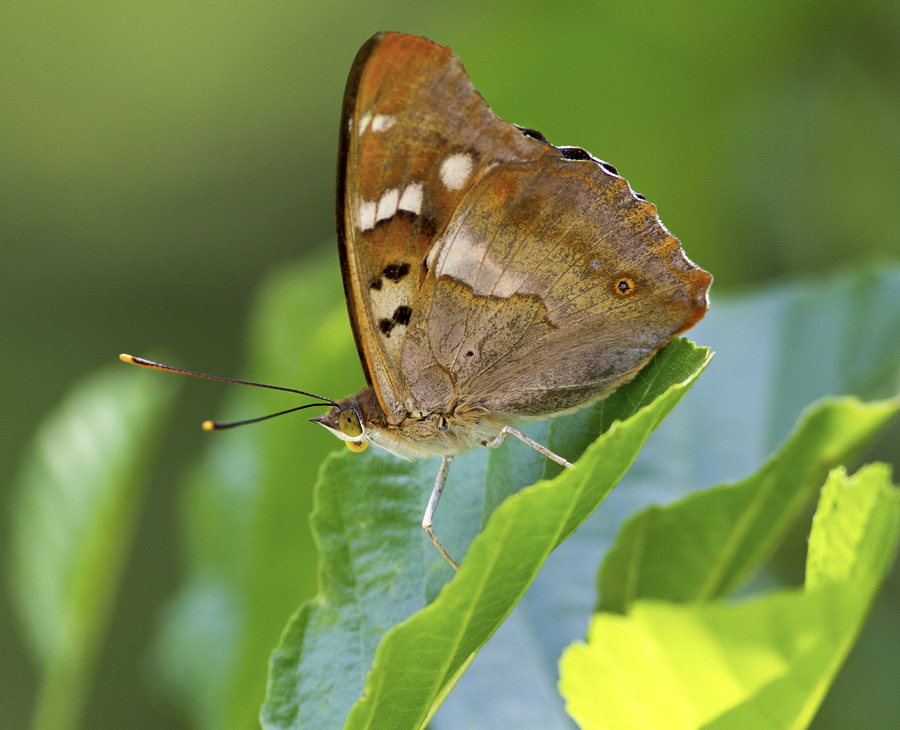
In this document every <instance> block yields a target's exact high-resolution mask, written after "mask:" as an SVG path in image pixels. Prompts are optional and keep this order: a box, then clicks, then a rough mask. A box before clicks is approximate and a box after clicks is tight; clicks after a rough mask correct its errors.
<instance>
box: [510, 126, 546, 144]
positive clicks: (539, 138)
mask: <svg viewBox="0 0 900 730" xmlns="http://www.w3.org/2000/svg"><path fill="white" fill-rule="evenodd" d="M515 127H516V129H518V130H519V131H520V132H521V133H522V134H524V135H525V136H526V137H531V139H536V140H537V141H538V142H545V143H546V144H550V143H549V142H547V138H546V137H545V136H544V135H543V134H541V133H540V132H538V131H537V130H536V129H529V128H528V127H520V126H519V125H518V124H516V125H515Z"/></svg>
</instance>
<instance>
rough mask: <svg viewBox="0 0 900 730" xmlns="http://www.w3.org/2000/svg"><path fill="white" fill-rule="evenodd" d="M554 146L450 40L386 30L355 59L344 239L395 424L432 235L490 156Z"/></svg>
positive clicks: (363, 329) (367, 352) (405, 396)
mask: <svg viewBox="0 0 900 730" xmlns="http://www.w3.org/2000/svg"><path fill="white" fill-rule="evenodd" d="M549 150H552V148H549V147H548V145H546V144H543V143H541V142H539V141H537V140H535V139H532V138H531V137H529V136H527V135H526V134H524V133H523V132H522V131H520V130H519V129H517V128H516V127H514V126H513V125H511V124H508V123H506V122H504V121H503V120H501V119H499V118H498V117H497V116H496V115H495V114H494V113H493V112H492V111H491V109H490V107H488V105H487V104H486V103H485V101H484V100H483V99H482V98H481V95H480V94H479V93H478V92H477V91H475V89H474V88H473V86H472V83H471V82H470V81H469V78H468V76H467V75H466V73H465V70H464V69H463V67H462V64H461V63H460V62H459V60H458V59H457V58H456V57H455V56H452V55H451V54H450V50H449V49H448V48H445V47H443V46H440V45H438V44H436V43H432V42H431V41H428V40H426V39H424V38H419V37H417V36H410V35H400V34H396V33H383V34H379V35H376V36H375V37H373V38H372V39H371V40H370V41H369V42H368V43H367V44H366V45H365V46H363V48H362V49H361V50H360V52H359V54H358V55H357V57H356V60H355V61H354V64H353V68H352V70H351V72H350V77H349V79H348V82H347V89H346V92H345V96H344V106H343V115H342V123H341V141H340V148H339V161H338V187H337V214H338V240H339V248H340V254H341V266H342V271H343V277H344V289H345V292H346V296H347V305H348V309H349V313H350V320H351V324H352V327H353V334H354V337H355V339H356V345H357V349H358V350H359V354H360V359H361V361H362V364H363V368H364V370H365V371H366V377H367V380H368V381H369V382H370V383H371V384H372V385H373V386H374V388H375V391H376V393H377V395H378V398H379V401H380V403H381V405H382V407H383V409H384V411H385V413H386V414H387V416H388V419H389V420H391V421H392V422H395V423H396V422H399V421H400V420H402V418H403V417H404V416H405V415H406V412H407V411H408V410H411V408H410V404H411V400H410V397H409V396H410V394H409V389H408V386H407V384H406V379H405V375H404V372H403V370H402V367H401V353H402V343H403V340H404V336H405V334H406V329H407V324H408V322H409V321H410V319H411V317H412V316H414V315H415V314H416V307H417V306H419V304H418V302H421V301H422V297H421V296H420V294H419V289H420V287H421V285H422V283H423V280H424V274H425V263H424V262H425V258H426V256H427V255H428V252H429V251H430V250H431V249H432V245H433V243H434V241H435V239H436V237H438V236H440V235H441V234H442V233H443V232H444V230H445V228H446V226H447V225H448V223H449V222H450V220H451V218H452V217H453V214H454V211H455V210H456V208H457V206H458V205H459V203H460V201H461V200H462V199H463V197H464V196H465V195H466V194H467V192H468V191H469V190H470V189H471V188H472V186H473V185H474V184H477V182H478V181H479V180H480V179H481V177H482V176H483V174H484V172H485V171H486V170H487V169H489V168H490V167H491V166H492V165H493V164H495V163H498V162H507V161H511V160H534V159H538V158H540V157H541V156H542V155H546V154H548V153H549Z"/></svg>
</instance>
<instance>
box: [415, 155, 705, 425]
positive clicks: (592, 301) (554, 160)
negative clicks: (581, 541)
mask: <svg viewBox="0 0 900 730" xmlns="http://www.w3.org/2000/svg"><path fill="white" fill-rule="evenodd" d="M429 260H430V262H431V267H430V269H429V271H428V276H427V277H425V279H424V280H423V283H422V288H421V292H420V294H421V299H422V301H423V304H424V306H421V307H420V308H419V309H418V310H417V311H416V312H414V313H413V316H412V319H411V321H410V323H409V332H408V335H407V337H406V340H405V342H404V348H403V373H404V376H405V378H406V380H407V382H408V384H409V386H410V390H411V392H412V394H413V397H414V398H415V399H416V400H417V402H418V403H419V404H420V405H421V408H422V409H423V410H425V411H432V410H438V411H446V410H448V409H452V408H453V407H458V406H459V405H460V404H468V405H473V404H474V405H481V406H483V407H484V408H485V409H486V410H487V411H489V412H491V413H493V414H509V415H510V420H513V419H514V417H516V416H543V415H548V414H551V413H556V412H560V411H563V410H567V409H570V408H573V407H577V406H580V405H582V404H584V403H587V402H590V401H591V400H593V399H595V398H597V397H599V396H601V395H603V394H604V393H606V392H608V391H609V390H611V389H612V388H614V387H615V386H617V385H619V384H620V383H622V382H624V381H625V380H627V379H628V378H630V377H631V376H632V375H633V374H634V373H635V372H637V370H638V369H640V367H641V366H643V365H644V364H645V363H646V362H647V361H648V360H649V359H650V357H651V356H652V355H653V353H654V352H656V350H658V349H659V348H660V347H661V346H662V345H664V344H665V343H666V342H668V341H669V340H670V339H671V338H672V337H673V336H675V335H677V334H678V333H680V332H683V331H684V330H686V329H688V328H689V327H691V326H693V325H694V324H695V323H696V322H697V321H699V319H700V318H701V317H702V316H703V314H704V313H705V311H706V306H707V301H706V294H707V289H708V287H709V284H710V282H711V280H712V279H711V277H710V275H709V274H708V273H706V272H705V271H703V270H702V269H700V268H698V267H696V266H695V265H694V264H692V263H691V262H690V261H689V260H688V259H687V258H686V256H685V255H684V252H683V251H682V249H681V245H680V244H679V242H678V240H677V239H676V238H674V237H673V236H672V235H671V234H670V233H669V232H668V230H666V228H665V227H664V226H663V225H662V224H661V223H660V222H659V219H658V218H657V216H656V208H655V206H653V205H652V204H650V203H647V202H646V201H645V200H644V199H643V198H642V197H641V196H639V195H637V194H635V193H634V192H633V191H632V190H631V188H630V186H629V185H628V183H627V182H626V181H625V180H624V179H622V178H621V177H619V176H618V174H616V173H615V171H614V169H613V168H611V167H610V166H608V165H606V164H605V163H600V162H599V161H596V160H593V159H566V157H564V155H563V154H562V153H557V154H556V155H555V156H554V157H544V158H542V159H540V160H532V161H527V162H516V163H509V164H503V165H498V166H497V167H495V168H493V169H492V170H490V171H489V172H488V173H487V174H485V175H484V176H483V177H482V178H481V179H480V180H479V181H478V182H477V183H476V184H475V185H474V186H473V187H472V188H471V189H470V190H469V191H468V192H467V194H466V196H465V198H464V200H462V201H461V203H460V205H459V206H458V208H457V212H456V215H455V216H454V218H453V220H452V222H451V223H450V225H449V226H448V227H447V229H446V231H445V233H444V235H443V236H442V237H441V239H440V240H439V241H437V242H436V244H435V248H434V249H433V251H432V255H431V256H430V257H429Z"/></svg>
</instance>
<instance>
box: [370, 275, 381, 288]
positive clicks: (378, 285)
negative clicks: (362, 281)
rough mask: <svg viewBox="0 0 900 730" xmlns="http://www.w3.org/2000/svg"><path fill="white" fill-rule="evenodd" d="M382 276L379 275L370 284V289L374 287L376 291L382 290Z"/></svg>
mask: <svg viewBox="0 0 900 730" xmlns="http://www.w3.org/2000/svg"><path fill="white" fill-rule="evenodd" d="M381 286H382V284H381V277H380V276H379V277H378V278H377V279H375V281H373V282H372V283H371V284H369V289H374V290H375V291H381Z"/></svg>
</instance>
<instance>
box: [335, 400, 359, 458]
mask: <svg viewBox="0 0 900 730" xmlns="http://www.w3.org/2000/svg"><path fill="white" fill-rule="evenodd" d="M338 428H339V429H341V433H342V434H344V435H345V436H350V438H355V437H356V436H362V432H363V429H362V424H361V423H360V422H359V416H357V415H356V411H354V410H353V409H352V408H345V409H344V410H342V411H341V412H340V415H338ZM360 451H362V449H360Z"/></svg>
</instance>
